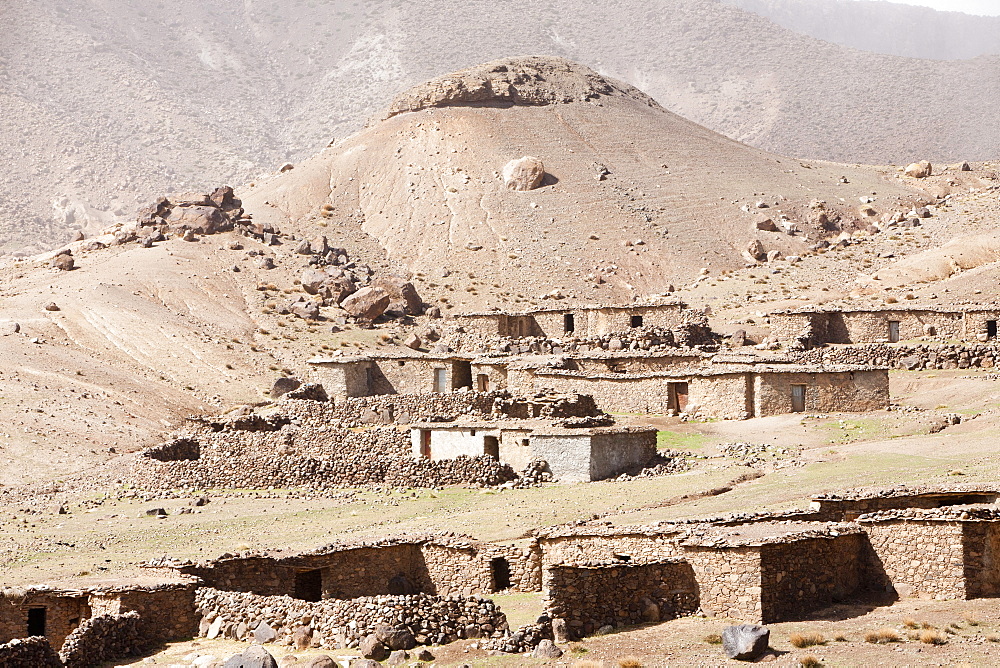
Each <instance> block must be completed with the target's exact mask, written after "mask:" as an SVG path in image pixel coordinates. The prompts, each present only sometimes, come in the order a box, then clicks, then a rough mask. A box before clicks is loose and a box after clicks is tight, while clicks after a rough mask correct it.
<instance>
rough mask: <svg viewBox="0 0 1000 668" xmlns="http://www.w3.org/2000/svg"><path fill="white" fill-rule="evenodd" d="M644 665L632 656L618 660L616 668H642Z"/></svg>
mask: <svg viewBox="0 0 1000 668" xmlns="http://www.w3.org/2000/svg"><path fill="white" fill-rule="evenodd" d="M644 666H645V664H644V663H643V662H642V661H641V660H640V659H637V658H636V657H634V656H626V657H625V658H624V659H618V668H644Z"/></svg>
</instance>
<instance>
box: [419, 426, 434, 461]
mask: <svg viewBox="0 0 1000 668" xmlns="http://www.w3.org/2000/svg"><path fill="white" fill-rule="evenodd" d="M420 456H421V457H423V458H424V459H430V458H431V430H430V429H421V430H420Z"/></svg>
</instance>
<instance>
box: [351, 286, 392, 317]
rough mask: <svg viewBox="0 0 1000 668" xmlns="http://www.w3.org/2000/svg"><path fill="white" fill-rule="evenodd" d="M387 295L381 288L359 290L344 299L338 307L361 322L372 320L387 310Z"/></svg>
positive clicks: (388, 300)
mask: <svg viewBox="0 0 1000 668" xmlns="http://www.w3.org/2000/svg"><path fill="white" fill-rule="evenodd" d="M390 301H391V300H390V298H389V293H388V292H386V291H385V290H383V289H381V288H375V287H368V288H361V289H360V290H358V291H357V292H355V293H354V294H352V295H351V296H350V297H348V298H347V299H345V300H344V301H343V302H342V303H341V304H340V306H341V307H342V308H343V309H344V310H345V311H347V312H348V314H350V315H352V316H354V317H355V318H359V319H361V320H374V319H375V318H377V317H379V316H380V315H382V314H383V313H385V310H386V309H387V308H389V302H390Z"/></svg>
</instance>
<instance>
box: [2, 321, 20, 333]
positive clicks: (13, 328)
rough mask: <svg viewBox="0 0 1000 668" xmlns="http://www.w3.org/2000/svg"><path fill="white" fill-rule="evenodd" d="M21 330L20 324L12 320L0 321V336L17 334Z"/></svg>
mask: <svg viewBox="0 0 1000 668" xmlns="http://www.w3.org/2000/svg"><path fill="white" fill-rule="evenodd" d="M20 331H21V325H19V324H18V323H16V322H14V321H13V320H6V321H4V322H0V336H10V335H11V334H17V333H18V332H20Z"/></svg>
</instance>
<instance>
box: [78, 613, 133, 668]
mask: <svg viewBox="0 0 1000 668" xmlns="http://www.w3.org/2000/svg"><path fill="white" fill-rule="evenodd" d="M140 627H141V621H140V619H139V614H138V613H136V612H126V613H125V614H122V615H100V616H97V617H91V618H90V619H88V620H87V621H85V622H84V623H83V624H81V625H80V626H79V628H77V629H76V630H75V631H73V633H71V634H70V636H69V638H67V639H66V643H65V644H64V645H63V648H62V650H61V651H60V652H59V658H61V659H62V662H63V664H65V666H66V668H92V666H97V665H100V664H101V663H103V662H105V661H110V660H112V659H122V658H125V657H130V656H135V655H136V654H139V653H140V652H141V651H142V650H143V649H144V648H146V647H148V646H149V642H148V640H147V639H146V638H144V637H143V636H142V633H141V630H140Z"/></svg>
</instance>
